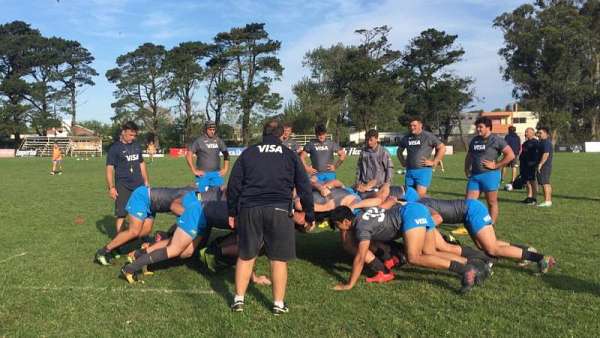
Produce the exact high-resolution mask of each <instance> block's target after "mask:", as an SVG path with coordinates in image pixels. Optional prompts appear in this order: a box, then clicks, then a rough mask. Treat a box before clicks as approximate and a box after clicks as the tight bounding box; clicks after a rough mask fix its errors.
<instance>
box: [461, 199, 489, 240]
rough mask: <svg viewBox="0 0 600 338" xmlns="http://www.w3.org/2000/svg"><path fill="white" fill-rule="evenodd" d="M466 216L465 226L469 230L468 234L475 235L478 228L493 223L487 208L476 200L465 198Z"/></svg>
mask: <svg viewBox="0 0 600 338" xmlns="http://www.w3.org/2000/svg"><path fill="white" fill-rule="evenodd" d="M465 203H466V204H467V216H466V217H465V227H466V228H467V231H469V235H471V236H473V237H474V236H475V235H477V233H478V232H479V230H481V229H483V228H484V227H486V226H488V225H492V224H494V223H493V222H492V216H490V213H489V212H488V209H487V208H486V207H485V205H483V203H481V202H480V201H478V200H466V201H465Z"/></svg>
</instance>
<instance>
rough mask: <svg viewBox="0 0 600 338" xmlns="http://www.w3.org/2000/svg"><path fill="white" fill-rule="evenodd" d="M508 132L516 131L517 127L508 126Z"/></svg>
mask: <svg viewBox="0 0 600 338" xmlns="http://www.w3.org/2000/svg"><path fill="white" fill-rule="evenodd" d="M508 132H509V133H515V132H517V127H515V126H510V127H508Z"/></svg>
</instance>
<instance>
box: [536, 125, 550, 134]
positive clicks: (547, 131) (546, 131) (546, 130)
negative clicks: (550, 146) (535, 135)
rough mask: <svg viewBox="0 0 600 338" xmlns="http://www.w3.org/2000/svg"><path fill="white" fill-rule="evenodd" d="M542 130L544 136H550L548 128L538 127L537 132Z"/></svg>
mask: <svg viewBox="0 0 600 338" xmlns="http://www.w3.org/2000/svg"><path fill="white" fill-rule="evenodd" d="M540 130H543V131H544V132H545V133H546V134H548V135H550V129H549V128H548V127H539V128H538V131H540Z"/></svg>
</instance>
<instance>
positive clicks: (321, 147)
mask: <svg viewBox="0 0 600 338" xmlns="http://www.w3.org/2000/svg"><path fill="white" fill-rule="evenodd" d="M315 149H317V151H327V150H329V147H328V146H315Z"/></svg>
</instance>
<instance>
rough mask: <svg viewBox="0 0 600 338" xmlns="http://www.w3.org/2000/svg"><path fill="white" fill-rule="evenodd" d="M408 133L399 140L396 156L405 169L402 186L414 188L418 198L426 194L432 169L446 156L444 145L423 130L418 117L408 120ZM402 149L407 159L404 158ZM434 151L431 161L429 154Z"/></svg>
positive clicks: (421, 122)
mask: <svg viewBox="0 0 600 338" xmlns="http://www.w3.org/2000/svg"><path fill="white" fill-rule="evenodd" d="M409 122H410V124H409V126H408V127H409V129H410V133H409V134H407V135H405V136H404V137H403V138H402V140H400V145H399V146H398V150H397V156H398V159H399V160H400V163H401V164H402V166H403V167H405V168H406V169H407V170H406V174H405V176H404V185H405V186H406V187H407V188H408V187H411V188H414V189H415V190H417V192H418V193H419V196H421V197H424V196H425V195H426V194H427V188H429V186H430V185H431V176H432V170H433V169H432V168H435V167H436V166H437V165H438V163H440V162H441V161H442V159H443V158H444V155H445V154H446V145H444V144H443V143H442V142H441V141H440V140H439V139H438V138H437V137H436V136H435V135H433V134H432V133H430V132H428V131H426V130H423V121H422V120H421V118H419V117H413V118H411V119H410V121H409ZM404 149H406V150H407V157H406V158H404V154H403V152H404ZM433 149H435V157H434V158H433V160H431V159H430V158H431V152H432V150H433Z"/></svg>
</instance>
